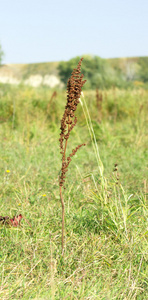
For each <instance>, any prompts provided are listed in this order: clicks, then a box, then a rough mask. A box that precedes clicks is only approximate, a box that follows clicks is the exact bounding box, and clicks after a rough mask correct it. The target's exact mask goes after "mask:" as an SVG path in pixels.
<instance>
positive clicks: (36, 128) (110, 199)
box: [0, 87, 148, 300]
mask: <svg viewBox="0 0 148 300" xmlns="http://www.w3.org/2000/svg"><path fill="white" fill-rule="evenodd" d="M52 93H53V91H50V90H48V89H37V90H34V89H31V88H26V87H25V88H24V87H22V88H21V89H18V88H16V89H12V88H11V89H10V90H9V89H6V90H4V88H1V104H0V105H1V106H0V110H1V113H0V121H1V124H0V135H1V147H0V168H1V172H0V208H1V212H0V215H4V216H5V215H9V216H13V215H16V214H18V213H22V215H23V216H24V217H25V218H26V219H27V220H28V221H29V223H30V225H31V226H29V225H28V223H27V222H26V221H25V220H23V221H22V226H21V227H19V228H13V227H11V228H7V227H2V226H1V227H0V235H1V239H0V249H1V251H0V269H1V271H0V274H1V289H0V298H1V299H109V300H110V299H144V300H145V299H147V298H148V282H147V278H148V267H147V253H148V227H147V220H148V209H147V169H146V162H147V137H146V130H147V113H146V111H147V97H148V92H146V91H143V90H137V91H132V92H131V91H123V90H121V91H120V90H111V91H104V92H103V103H102V120H101V123H98V121H97V120H98V119H97V110H96V99H95V92H94V91H88V92H85V94H84V96H85V101H86V103H87V106H88V110H89V114H90V117H91V122H92V126H93V130H94V134H95V138H96V143H97V146H98V149H99V155H100V158H101V162H102V164H103V167H104V171H103V176H104V179H105V187H104V190H103V191H104V193H105V199H104V194H103V191H102V186H101V184H102V183H101V177H100V171H99V168H98V162H97V159H96V155H95V153H94V149H93V146H92V139H91V136H90V133H89V130H88V127H87V124H86V120H85V116H84V113H83V110H82V107H81V106H79V108H78V112H77V113H78V122H79V124H78V126H77V129H76V130H74V132H73V133H72V136H71V139H70V150H69V151H71V148H75V146H77V144H80V143H83V141H84V140H85V141H86V143H87V145H86V147H85V148H84V149H83V151H79V153H77V155H76V156H75V157H74V158H73V161H72V162H71V166H70V167H69V171H68V178H69V180H68V181H66V190H65V195H64V198H65V200H66V201H65V202H66V231H67V232H66V249H65V260H64V262H63V259H62V257H61V204H60V197H59V187H58V174H59V171H60V167H61V157H60V154H59V141H58V139H59V133H60V130H59V128H60V119H61V117H62V113H63V108H64V105H65V97H66V93H65V92H60V91H57V98H56V100H55V101H53V102H52V103H51V107H50V109H49V110H48V111H47V105H48V103H49V99H50V98H51V95H52ZM82 100H83V99H82ZM116 163H117V164H118V170H117V171H114V169H115V167H114V165H115V164H116ZM116 173H118V177H119V180H117V174H116ZM117 182H118V184H117Z"/></svg>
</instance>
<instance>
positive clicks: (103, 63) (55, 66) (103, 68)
mask: <svg viewBox="0 0 148 300" xmlns="http://www.w3.org/2000/svg"><path fill="white" fill-rule="evenodd" d="M78 60H79V57H76V58H73V59H71V60H69V61H65V62H44V63H33V64H7V65H1V66H0V83H4V84H6V83H9V84H15V85H18V84H21V83H23V84H26V85H31V86H34V87H38V86H41V85H44V86H49V87H51V88H52V87H55V86H58V87H63V85H64V83H66V81H67V78H68V76H70V74H71V71H72V69H73V66H76V63H77V62H78ZM82 72H83V73H84V76H85V78H86V79H87V82H88V87H89V88H91V87H92V88H94V87H101V88H102V87H110V86H111V85H115V86H116V85H117V86H119V87H121V86H122V85H123V86H124V85H126V84H127V85H129V83H132V84H133V83H134V84H135V85H137V86H138V85H143V84H147V83H148V57H129V58H112V59H102V58H100V57H98V56H94V57H93V56H89V55H84V60H83V64H82Z"/></svg>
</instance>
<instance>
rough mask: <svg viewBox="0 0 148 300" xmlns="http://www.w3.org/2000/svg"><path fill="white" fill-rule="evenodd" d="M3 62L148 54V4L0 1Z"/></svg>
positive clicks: (129, 0) (133, 0)
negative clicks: (85, 55)
mask: <svg viewBox="0 0 148 300" xmlns="http://www.w3.org/2000/svg"><path fill="white" fill-rule="evenodd" d="M0 44H1V46H2V49H3V51H4V53H5V56H4V58H3V61H2V63H5V64H7V63H35V62H51V61H61V60H64V61H67V60H69V59H71V58H73V57H75V56H83V55H84V54H90V55H97V56H100V57H102V58H114V57H133V56H148V0H72V1H71V0H0Z"/></svg>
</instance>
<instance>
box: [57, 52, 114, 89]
mask: <svg viewBox="0 0 148 300" xmlns="http://www.w3.org/2000/svg"><path fill="white" fill-rule="evenodd" d="M83 57H84V60H83V63H82V73H83V74H84V77H85V78H86V79H87V82H86V88H90V87H91V88H103V87H106V85H108V83H107V80H108V71H109V69H110V66H109V64H108V62H107V61H106V60H105V59H102V58H100V57H99V56H89V55H84V56H83ZM79 60H80V57H79V56H77V57H75V58H72V59H70V60H69V61H67V62H61V63H60V64H59V67H58V69H59V75H60V77H61V80H62V81H63V82H64V83H65V84H66V83H67V80H68V78H69V76H70V75H71V73H72V71H73V69H74V67H75V65H77V63H78V61H79ZM110 83H111V82H110Z"/></svg>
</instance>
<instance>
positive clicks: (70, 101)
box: [59, 58, 86, 255]
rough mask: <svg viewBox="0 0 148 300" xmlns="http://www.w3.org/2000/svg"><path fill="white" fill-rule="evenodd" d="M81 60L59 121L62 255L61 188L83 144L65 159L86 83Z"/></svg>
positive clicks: (72, 75) (62, 202)
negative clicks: (73, 158) (74, 157)
mask: <svg viewBox="0 0 148 300" xmlns="http://www.w3.org/2000/svg"><path fill="white" fill-rule="evenodd" d="M82 60H83V58H81V59H80V61H79V63H78V66H77V68H76V69H74V70H73V72H72V74H71V77H70V78H69V80H68V82H67V103H66V106H65V110H64V114H63V117H62V120H61V127H60V130H61V133H60V139H59V141H60V150H61V151H60V153H61V154H62V167H61V174H60V177H59V186H60V199H61V204H62V255H63V254H64V217H65V213H64V209H65V208H64V200H63V196H62V187H63V188H64V186H63V185H64V182H65V178H66V172H67V171H68V166H69V164H70V162H71V159H72V157H73V156H74V155H75V154H76V152H77V151H78V149H80V148H81V147H82V146H85V144H81V145H78V146H77V147H76V148H75V149H73V150H72V153H71V154H70V155H69V156H68V157H66V149H67V143H68V139H69V136H70V132H71V131H72V129H73V128H74V127H75V125H76V123H77V117H76V116H75V111H76V109H77V105H78V104H79V99H80V96H81V90H82V87H83V85H84V83H85V82H86V80H83V75H82V74H80V73H81V63H82Z"/></svg>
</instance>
